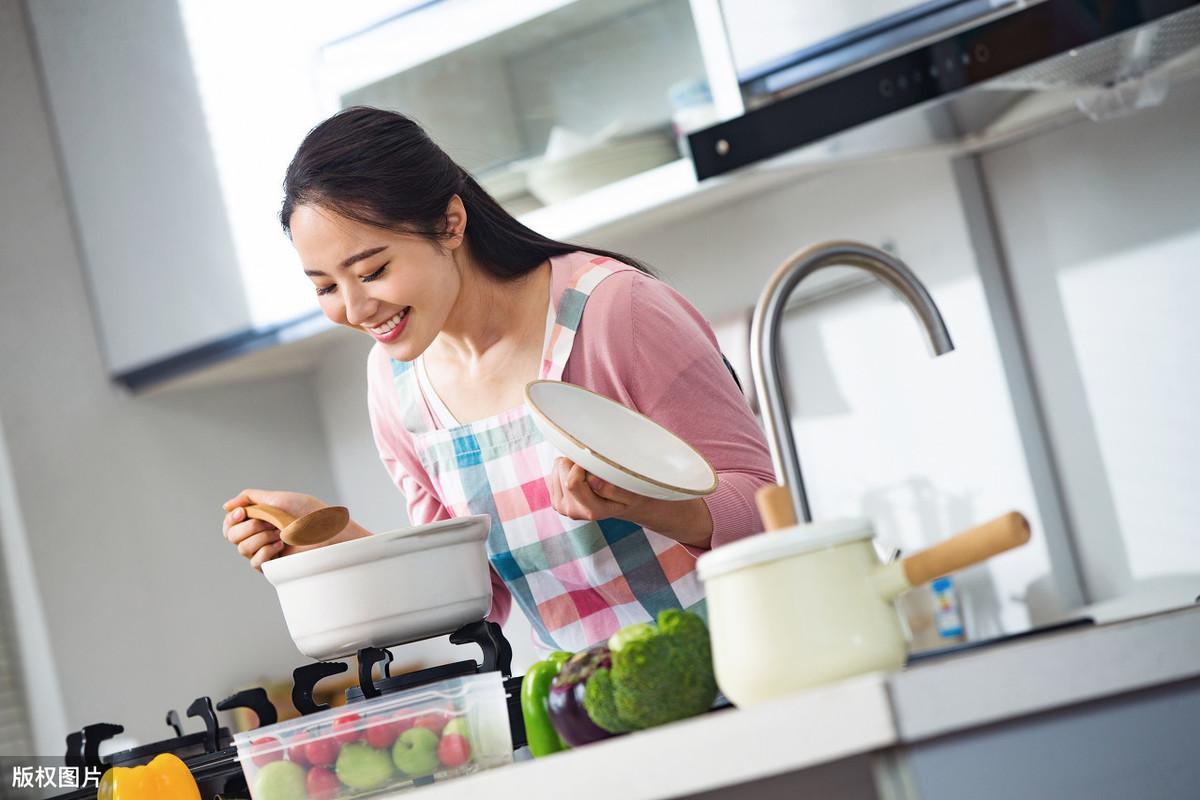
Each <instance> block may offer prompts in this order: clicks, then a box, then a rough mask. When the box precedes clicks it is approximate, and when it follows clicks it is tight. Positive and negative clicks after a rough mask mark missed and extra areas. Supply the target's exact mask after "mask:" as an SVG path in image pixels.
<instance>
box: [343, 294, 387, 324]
mask: <svg viewBox="0 0 1200 800" xmlns="http://www.w3.org/2000/svg"><path fill="white" fill-rule="evenodd" d="M343 297H344V298H345V301H346V322H348V323H350V324H351V325H363V324H365V323H367V322H370V321H371V320H372V319H373V318H374V316H375V312H376V311H377V310H378V306H379V304H378V303H377V302H376V301H375V300H374V299H372V298H371V297H370V296H369V295H368V294H367V293H366V292H364V291H363V290H362V289H360V288H358V287H355V288H353V289H347V290H346V292H345V294H343Z"/></svg>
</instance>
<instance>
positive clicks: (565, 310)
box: [541, 256, 633, 381]
mask: <svg viewBox="0 0 1200 800" xmlns="http://www.w3.org/2000/svg"><path fill="white" fill-rule="evenodd" d="M632 269H633V267H631V266H628V265H627V264H622V263H620V262H619V261H614V260H613V259H611V258H608V257H607V256H597V257H596V258H594V259H592V260H591V261H589V262H588V263H586V264H584V265H583V266H581V267H580V268H579V269H578V270H576V271H575V274H574V275H572V276H571V282H570V283H569V284H567V288H566V289H564V290H563V293H562V296H561V297H560V298H559V300H558V307H557V310H556V313H555V320H554V329H553V330H552V331H551V332H550V340H549V341H548V342H547V343H546V351H545V353H543V354H542V372H541V377H542V378H543V379H544V380H552V381H559V380H562V374H563V370H564V369H565V368H566V366H567V359H568V358H570V357H571V349H572V347H573V346H574V345H575V332H576V331H577V330H579V323H580V322H581V321H582V320H583V309H584V306H586V305H587V301H588V297H589V296H590V295H591V293H592V291H593V290H595V288H596V287H597V286H599V285H600V282H601V281H603V280H604V279H605V278H608V277H609V276H611V275H615V274H617V273H618V272H625V271H627V270H632Z"/></svg>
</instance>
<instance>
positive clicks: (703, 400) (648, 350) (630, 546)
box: [224, 108, 773, 650]
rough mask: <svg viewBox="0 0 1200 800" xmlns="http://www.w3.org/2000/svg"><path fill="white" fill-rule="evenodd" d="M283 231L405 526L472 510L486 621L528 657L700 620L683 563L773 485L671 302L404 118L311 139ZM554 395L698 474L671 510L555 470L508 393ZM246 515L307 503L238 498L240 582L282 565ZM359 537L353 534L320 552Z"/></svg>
mask: <svg viewBox="0 0 1200 800" xmlns="http://www.w3.org/2000/svg"><path fill="white" fill-rule="evenodd" d="M284 190H285V198H284V203H283V210H282V213H281V221H282V223H283V228H284V231H285V232H286V233H287V234H288V235H289V236H290V238H291V239H292V242H293V244H294V245H295V247H296V250H297V252H298V253H299V256H300V260H301V262H302V264H303V266H304V271H305V274H306V275H308V277H309V278H310V280H311V281H312V282H313V285H314V287H315V290H316V293H317V296H318V298H319V301H320V305H321V309H322V310H323V311H324V313H325V315H326V316H327V317H329V319H331V320H332V321H334V322H336V323H338V324H341V325H346V326H348V327H351V328H354V329H355V330H358V331H361V332H364V333H366V334H368V335H370V336H371V337H373V338H374V339H375V346H374V347H373V348H372V349H371V352H370V356H369V358H368V364H367V366H368V404H369V409H370V417H371V426H372V430H373V432H374V436H375V442H376V445H377V447H378V449H379V454H380V457H381V458H382V460H383V463H384V465H385V466H386V468H387V470H388V473H389V474H390V475H391V477H392V480H393V481H394V482H395V483H396V485H397V486H398V487H399V489H400V491H401V492H403V494H404V495H405V497H406V498H407V502H408V514H409V518H410V519H411V521H412V523H413V524H423V523H428V522H433V521H436V520H441V519H447V518H450V517H456V516H462V515H465V514H478V513H486V514H489V515H491V517H492V528H491V533H490V535H489V537H488V542H487V550H488V555H489V559H490V561H491V564H492V567H493V575H492V581H493V585H494V592H493V604H492V612H491V614H490V615H489V618H490V619H493V620H496V621H501V622H502V621H503V620H504V619H505V618H506V617H507V615H508V612H509V608H510V606H511V602H512V599H513V598H515V599H516V601H517V604H518V605H519V606H520V607H521V609H522V610H523V611H524V612H525V614H526V615H527V616H528V617H529V619H530V622H531V624H532V626H533V629H534V631H535V633H536V635H537V636H538V638H539V639H540V640H541V642H540V643H541V644H542V645H543V646H546V647H554V648H558V649H565V650H579V649H582V648H584V647H587V646H588V645H591V644H593V643H595V642H598V641H601V640H603V639H605V638H607V637H608V636H609V635H610V634H612V633H613V632H614V631H616V630H617V629H618V628H620V627H622V626H624V625H627V624H630V623H633V622H641V621H646V620H650V619H653V618H654V617H655V616H656V615H657V612H658V611H659V610H661V609H664V608H685V609H695V610H698V611H701V612H702V611H703V606H702V603H703V594H702V591H701V587H700V585H699V582H698V581H697V579H696V575H695V561H696V557H697V556H698V555H699V554H700V553H701V552H703V551H704V550H706V549H708V548H711V547H716V546H719V545H721V544H724V543H726V542H729V541H732V540H734V539H737V538H739V537H742V536H746V535H748V534H751V533H754V532H756V531H758V530H760V529H761V528H760V522H759V517H758V514H757V512H756V510H755V507H754V492H755V490H756V489H757V488H758V487H760V486H762V485H763V484H766V483H768V482H770V481H771V480H773V473H772V469H771V463H770V458H769V455H768V453H767V449H766V444H765V441H764V439H763V435H762V432H761V430H760V429H759V427H758V424H757V422H756V421H755V419H754V417H753V416H752V415H751V413H750V411H749V409H748V408H747V405H746V403H745V401H744V400H743V398H742V396H741V393H740V391H739V389H738V386H737V385H736V382H735V380H734V378H733V377H731V374H730V372H729V371H727V369H726V365H725V363H724V361H723V359H722V356H721V354H720V352H719V350H718V349H717V345H716V340H715V338H714V336H713V334H712V331H711V330H710V329H709V327H708V325H707V324H706V323H705V322H704V320H703V318H702V317H701V316H700V314H699V313H698V312H696V310H695V309H693V308H692V307H691V306H690V305H689V304H688V303H687V301H685V300H684V299H683V298H682V297H680V296H679V295H678V294H677V293H676V292H674V291H673V290H672V289H670V288H669V287H668V286H667V285H666V284H664V283H662V282H660V281H658V280H656V279H655V278H653V277H652V276H651V275H649V274H648V273H647V272H646V270H645V269H644V268H643V267H642V266H641V265H639V264H638V263H637V262H636V261H634V260H632V259H629V258H626V257H624V256H620V255H618V254H615V253H610V252H606V251H603V250H595V249H592V250H589V251H586V252H585V251H582V250H580V249H579V248H578V247H576V246H574V245H570V244H564V243H562V242H556V241H553V240H550V239H547V238H545V237H543V236H540V235H538V234H537V233H534V232H533V231H532V230H530V229H529V228H526V227H525V226H524V225H522V224H521V223H519V222H518V221H517V220H515V219H514V218H513V217H512V216H511V215H509V214H508V213H507V212H505V211H504V210H503V209H502V208H501V207H500V206H499V205H498V204H497V203H496V202H495V201H494V200H493V199H492V198H491V197H490V196H489V195H488V194H487V193H486V192H485V191H484V190H483V189H482V188H480V186H479V184H478V183H476V182H475V180H474V179H473V178H471V176H470V175H468V174H467V173H466V172H465V171H464V170H462V169H461V168H460V167H459V166H458V165H457V164H455V163H454V162H453V161H452V160H451V159H450V158H449V157H448V156H447V155H446V154H445V153H444V152H443V151H442V150H441V149H440V148H439V147H438V146H437V145H435V144H434V143H433V142H432V141H431V140H430V139H429V138H428V137H427V136H426V135H425V133H424V131H422V130H421V128H420V127H419V126H417V125H416V124H415V123H414V122H412V121H411V120H409V119H407V118H406V117H404V116H402V115H400V114H396V113H391V112H386V111H380V110H377V109H371V108H352V109H348V110H345V111H343V112H341V113H339V114H337V115H335V116H333V117H332V118H330V119H328V120H326V121H325V122H323V123H321V124H320V125H318V126H317V127H316V128H314V129H313V130H312V131H311V132H310V133H309V135H308V136H307V137H306V138H305V139H304V141H303V143H302V144H301V145H300V149H299V150H298V151H297V152H296V155H295V157H294V159H293V160H292V163H291V165H290V166H289V168H288V172H287V177H286V179H285V182H284ZM536 378H546V379H551V380H559V379H561V380H564V381H568V382H570V383H575V384H578V385H581V386H585V387H587V388H589V389H592V390H593V391H596V392H599V393H601V394H603V395H607V396H608V397H611V398H613V399H615V400H617V401H619V402H621V403H623V404H624V405H626V406H629V407H630V408H634V409H637V410H638V411H640V412H642V413H643V414H645V415H647V416H649V417H650V418H651V419H654V420H656V421H657V422H658V423H660V424H661V425H663V426H664V427H666V428H668V429H669V430H672V431H674V432H675V433H676V434H678V435H679V436H681V437H682V438H683V439H685V440H687V441H688V442H689V443H690V444H691V445H692V446H693V447H695V448H696V449H697V450H699V451H700V453H701V454H703V455H704V456H705V457H706V458H707V459H708V460H709V462H710V463H711V464H712V465H713V466H714V468H715V470H716V471H717V474H718V478H719V482H718V488H717V490H716V491H715V492H714V493H713V494H711V495H710V496H708V497H705V498H698V499H694V500H690V501H675V502H672V501H664V500H654V499H650V498H645V497H640V496H637V495H634V494H631V493H629V492H627V491H624V490H622V489H620V488H618V487H616V486H613V485H611V484H608V483H605V482H604V481H601V480H599V479H597V478H596V477H594V476H589V475H587V474H586V473H585V472H584V471H583V469H582V468H580V467H579V466H577V465H575V464H572V463H571V462H569V461H567V460H566V459H564V458H561V457H559V456H558V454H557V452H556V451H555V450H554V449H553V448H552V447H551V446H550V445H549V443H547V442H546V441H544V440H543V438H542V437H541V435H540V434H539V433H538V432H537V429H536V428H535V427H534V426H533V424H532V422H531V418H530V416H529V412H528V410H527V409H526V408H525V406H524V395H523V389H524V387H525V385H526V384H527V383H528V382H529V381H531V380H534V379H536ZM250 503H266V504H268V505H274V506H278V507H280V508H283V509H284V510H286V511H288V512H290V513H291V514H293V515H296V516H299V515H301V514H305V513H308V512H310V511H313V510H315V509H316V508H320V507H321V506H323V505H324V503H322V502H321V501H319V500H317V499H316V498H313V497H310V496H308V495H302V494H297V493H294V492H278V491H261V490H254V489H247V490H245V491H243V492H241V493H240V494H238V496H237V497H234V498H232V499H231V500H229V501H228V502H227V503H226V504H225V508H226V511H227V512H228V513H227V515H226V517H225V521H224V532H225V537H226V538H227V539H228V540H229V541H230V542H232V543H234V544H235V545H237V548H238V551H239V552H240V553H241V554H242V555H243V556H245V557H246V558H248V559H249V560H250V563H251V564H252V565H253V566H254V568H255V569H259V568H261V566H262V564H263V562H264V561H266V560H268V559H271V558H275V557H277V556H280V555H283V554H286V553H288V552H291V548H289V547H285V546H284V545H283V543H282V542H281V541H280V540H279V531H278V530H277V529H275V528H274V527H273V526H271V525H270V524H269V523H266V522H264V521H261V520H253V519H251V520H248V519H246V517H245V512H244V511H243V510H242V507H243V506H245V505H248V504H250ZM368 535H370V532H369V531H366V530H364V529H363V528H362V527H361V526H359V525H358V524H356V523H354V522H351V523H350V525H349V526H348V527H347V528H346V529H345V530H344V531H342V533H341V534H339V536H338V537H337V538H336V539H334V540H333V541H345V540H347V539H352V538H357V537H360V536H368Z"/></svg>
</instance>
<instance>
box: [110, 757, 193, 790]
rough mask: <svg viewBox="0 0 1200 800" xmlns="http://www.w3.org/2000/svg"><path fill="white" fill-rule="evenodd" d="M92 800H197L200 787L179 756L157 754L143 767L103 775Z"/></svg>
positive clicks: (119, 769) (126, 768)
mask: <svg viewBox="0 0 1200 800" xmlns="http://www.w3.org/2000/svg"><path fill="white" fill-rule="evenodd" d="M96 800H200V787H198V786H197V785H196V779H195V778H194V777H192V773H191V770H189V769H188V768H187V764H184V763H183V761H182V760H180V758H179V756H176V755H172V754H171V753H161V754H159V755H157V756H155V757H154V759H153V760H152V761H151V762H150V763H149V764H146V765H145V766H142V767H113V768H112V769H110V770H108V772H105V773H104V776H103V777H102V778H100V787H99V790H98V791H97V793H96Z"/></svg>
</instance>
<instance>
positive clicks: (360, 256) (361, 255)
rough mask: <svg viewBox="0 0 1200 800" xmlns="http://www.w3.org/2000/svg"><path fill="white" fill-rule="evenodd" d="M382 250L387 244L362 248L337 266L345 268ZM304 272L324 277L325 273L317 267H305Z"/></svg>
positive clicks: (315, 276)
mask: <svg viewBox="0 0 1200 800" xmlns="http://www.w3.org/2000/svg"><path fill="white" fill-rule="evenodd" d="M384 250H387V245H383V246H382V247H372V248H371V249H369V250H363V251H362V252H361V253H355V254H354V255H352V256H350V257H349V258H347V259H346V260H345V261H343V262H342V263H341V264H338V266H339V267H341V268H342V269H345V268H346V267H349V266H351V265H352V264H355V263H357V262H359V261H362V260H363V259H364V258H370V257H371V256H373V255H378V254H379V253H382V252H383V251H384ZM304 274H305V275H311V276H312V277H314V278H324V277H326V275H325V273H324V272H321V271H320V270H319V269H306V270H304Z"/></svg>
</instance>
